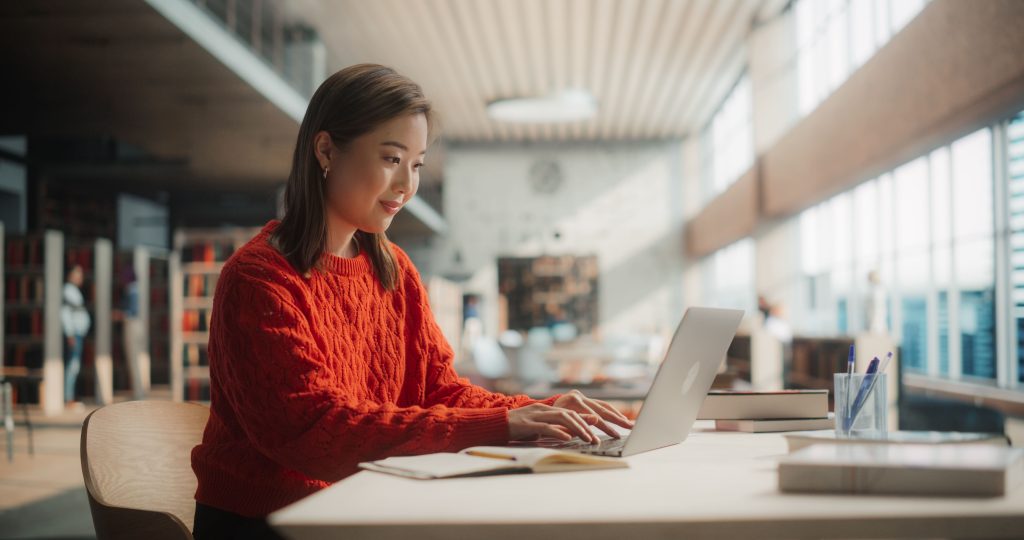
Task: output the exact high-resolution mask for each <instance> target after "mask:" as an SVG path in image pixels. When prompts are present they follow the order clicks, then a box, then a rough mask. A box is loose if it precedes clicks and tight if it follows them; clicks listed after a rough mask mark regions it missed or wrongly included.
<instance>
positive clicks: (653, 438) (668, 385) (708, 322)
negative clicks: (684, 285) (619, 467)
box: [622, 307, 743, 456]
mask: <svg viewBox="0 0 1024 540" xmlns="http://www.w3.org/2000/svg"><path fill="white" fill-rule="evenodd" d="M742 319H743V310H738V309H718V308H702V307H692V308H689V309H687V310H686V313H685V314H684V315H683V320H682V321H680V322H679V327H678V328H676V333H675V335H674V336H673V337H672V342H671V343H669V346H668V351H667V352H666V353H665V359H664V360H663V361H662V363H661V366H659V367H658V372H657V373H656V374H655V376H654V382H653V383H652V384H651V389H650V390H649V391H648V392H647V397H646V398H645V399H644V403H643V405H642V406H641V408H640V413H639V414H638V415H637V418H636V421H635V423H634V425H633V430H632V432H631V433H630V434H629V437H628V438H627V439H626V443H625V446H624V447H623V449H622V455H623V456H629V455H633V454H638V453H640V452H646V451H648V450H654V449H655V448H661V447H663V446H669V445H673V444H679V443H681V442H683V441H684V440H685V439H686V436H687V435H688V434H689V433H690V428H691V427H692V426H693V422H694V421H695V420H696V419H697V413H698V412H699V410H700V406H701V404H703V403H704V398H705V397H707V395H708V390H710V389H711V383H713V382H714V380H715V374H716V373H717V372H718V367H719V366H720V365H721V364H722V361H723V360H724V359H725V353H726V351H728V350H729V344H730V343H732V339H733V337H734V336H735V335H736V330H737V329H738V328H739V325H740V320H742Z"/></svg>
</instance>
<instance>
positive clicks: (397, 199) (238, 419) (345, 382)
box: [192, 64, 632, 540]
mask: <svg viewBox="0 0 1024 540" xmlns="http://www.w3.org/2000/svg"><path fill="white" fill-rule="evenodd" d="M431 114H432V113H431V107H430V103H429V102H428V101H427V100H426V99H425V98H424V96H423V93H422V90H421V89H420V87H419V86H418V85H416V84H415V83H413V82H412V81H410V80H409V79H407V78H405V77H403V76H401V75H399V74H397V73H396V72H394V71H393V70H391V69H389V68H387V67H384V66H379V65H368V64H363V65H357V66H352V67H349V68H347V69H344V70H342V71H340V72H338V73H336V74H334V75H333V76H331V77H330V78H329V79H327V80H326V81H325V82H324V83H323V84H322V85H321V86H320V88H319V89H317V91H316V93H315V94H314V95H313V98H312V100H311V101H310V103H309V107H308V109H307V111H306V116H305V118H303V120H302V125H301V127H300V128H299V136H298V141H297V143H296V146H295V154H294V156H293V161H292V169H291V173H290V175H289V177H288V185H287V188H286V191H285V214H284V217H283V218H282V220H281V221H280V222H279V223H278V222H276V221H271V222H270V223H268V224H267V225H266V226H265V227H264V228H263V230H262V232H260V234H258V235H257V236H256V237H255V238H253V239H252V240H251V241H250V242H249V243H248V244H247V245H246V246H244V247H243V248H241V249H240V250H239V251H237V252H236V253H235V254H234V255H233V256H232V257H231V259H230V260H229V261H228V262H227V263H226V264H225V266H224V269H223V271H222V272H221V276H220V280H219V284H218V286H217V290H216V294H215V296H214V308H213V316H212V320H211V327H210V332H211V333H210V342H209V355H210V375H211V411H210V420H209V422H208V424H207V426H206V431H205V433H204V435H203V442H202V443H201V444H200V445H199V446H197V447H196V448H195V449H194V450H193V452H192V467H193V469H194V470H195V472H196V476H197V477H198V479H199V487H198V490H197V491H196V501H197V504H196V519H195V535H196V538H197V539H199V540H202V539H204V538H231V537H239V538H242V537H244V538H257V537H267V538H273V537H274V535H273V532H272V531H270V529H269V528H268V527H267V525H266V523H265V521H264V517H265V516H266V515H267V514H268V513H270V512H272V511H274V510H277V509H279V508H281V507H283V506H285V505H287V504H289V503H292V502H295V501H297V500H299V499H301V498H303V497H305V496H307V495H309V494H311V493H313V492H315V491H317V490H319V489H322V488H324V487H326V486H328V485H330V483H331V482H336V481H338V480H340V479H342V478H345V477H346V476H349V475H351V474H353V473H355V472H356V471H357V468H358V467H357V465H358V463H359V462H361V461H368V460H374V459H380V458H383V457H387V456H397V455H411V454H423V453H430V452H445V451H449V452H450V451H457V450H459V449H462V448H466V447H469V446H474V445H481V444H503V443H507V442H508V441H511V440H523V439H532V438H536V437H539V436H548V437H556V438H560V439H563V440H569V439H571V438H572V437H573V436H580V437H582V438H584V439H587V440H595V441H596V437H595V436H594V434H593V433H592V432H591V431H590V428H589V427H588V425H592V426H595V427H597V428H599V429H601V430H603V431H605V432H606V433H608V434H610V435H612V436H617V434H616V431H615V429H614V428H613V427H612V426H611V423H614V424H618V425H620V426H623V427H632V423H631V422H630V421H629V420H627V419H626V418H625V417H624V416H622V415H621V414H619V413H618V412H617V411H615V410H614V409H613V408H612V407H611V406H609V405H608V404H607V403H604V402H601V401H596V400H592V399H589V398H586V397H585V396H583V395H582V394H580V393H579V392H571V393H569V394H565V395H561V396H554V397H551V398H549V399H547V400H543V401H537V400H532V399H529V398H528V397H526V396H521V395H519V396H506V395H502V394H496V393H491V392H488V391H486V390H484V389H483V388H479V387H476V386H473V385H471V384H469V382H468V381H466V380H465V379H461V378H459V377H458V375H457V374H456V373H455V371H454V370H453V369H452V350H451V348H450V347H449V345H448V343H447V342H446V341H445V339H444V337H443V336H442V334H441V332H440V330H439V329H438V327H437V325H436V324H435V322H434V319H433V316H432V315H431V312H430V307H429V305H428V300H427V293H426V291H425V290H424V287H423V284H422V283H421V282H420V278H419V275H418V273H417V272H416V269H415V268H414V267H413V265H412V263H411V262H410V261H409V258H408V256H407V255H406V254H405V253H404V252H403V251H402V250H401V249H399V248H398V247H397V246H395V245H394V244H391V243H390V242H389V241H388V240H387V238H386V237H385V235H384V232H385V231H386V230H387V228H388V226H389V225H390V224H391V220H392V219H393V218H394V216H395V214H397V213H398V212H399V211H400V210H401V208H402V206H403V205H405V204H406V203H407V202H408V201H409V200H410V199H411V198H412V197H413V196H414V195H415V194H416V189H417V187H418V185H419V169H420V167H421V166H422V164H423V158H424V154H425V152H426V149H427V146H428V139H429V134H430V133H429V132H430V124H431Z"/></svg>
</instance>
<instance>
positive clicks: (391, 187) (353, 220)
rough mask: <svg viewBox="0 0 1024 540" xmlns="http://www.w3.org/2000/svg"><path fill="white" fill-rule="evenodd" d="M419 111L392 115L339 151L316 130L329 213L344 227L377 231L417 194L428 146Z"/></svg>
mask: <svg viewBox="0 0 1024 540" xmlns="http://www.w3.org/2000/svg"><path fill="white" fill-rule="evenodd" d="M427 131H428V130H427V119H426V117H425V116H424V115H422V114H410V115H405V116H400V117H398V118H394V119H392V120H389V121H387V122H385V123H384V124H382V125H380V126H379V127H378V128H377V129H375V130H373V131H371V132H369V133H367V134H365V135H362V136H360V137H358V138H356V139H355V140H353V141H352V142H351V143H350V144H349V145H348V147H347V148H345V149H339V148H338V147H337V146H335V145H334V144H333V142H332V141H331V139H330V137H329V136H328V135H327V133H326V132H320V133H318V134H317V139H316V152H317V159H318V160H319V161H320V164H321V167H322V166H323V165H324V164H329V167H330V170H329V172H328V173H327V212H328V215H329V216H330V217H331V218H332V219H334V220H337V221H340V222H341V223H343V224H345V225H346V226H349V227H353V228H355V229H358V230H361V231H364V232H368V233H380V232H384V231H386V230H387V228H388V227H389V226H391V220H392V219H394V217H395V214H397V213H398V211H399V210H400V209H401V208H402V207H403V206H405V203H407V202H409V199H411V198H412V197H413V195H415V194H416V190H417V189H418V188H419V185H420V176H419V170H420V167H422V166H423V158H424V153H425V152H426V149H427Z"/></svg>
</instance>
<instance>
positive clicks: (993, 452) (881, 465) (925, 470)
mask: <svg viewBox="0 0 1024 540" xmlns="http://www.w3.org/2000/svg"><path fill="white" fill-rule="evenodd" d="M778 476H779V479H778V482H779V491H783V492H797V493H849V494H878V495H923V496H970V497H1002V496H1004V495H1006V494H1008V493H1010V492H1011V491H1012V490H1014V489H1016V488H1018V487H1019V486H1020V484H1021V482H1022V481H1024V449H1020V448H1009V447H1006V446H996V445H991V444H953V445H942V444H863V443H862V444H815V445H811V446H808V447H807V448H803V449H801V450H798V451H796V452H794V453H792V454H789V455H787V456H785V457H783V458H782V459H780V460H779V475H778Z"/></svg>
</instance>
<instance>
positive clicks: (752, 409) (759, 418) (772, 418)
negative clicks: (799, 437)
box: [697, 390, 835, 433]
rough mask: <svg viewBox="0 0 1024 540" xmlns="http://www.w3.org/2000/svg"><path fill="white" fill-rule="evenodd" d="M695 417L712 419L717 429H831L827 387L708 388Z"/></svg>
mask: <svg viewBox="0 0 1024 540" xmlns="http://www.w3.org/2000/svg"><path fill="white" fill-rule="evenodd" d="M697 418H698V419H701V420H714V421H715V429H717V430H719V431H744V432H748V433H767V432H778V431H806V430H821V429H832V428H833V427H834V426H835V421H834V420H833V418H832V417H831V416H830V414H829V412H828V390H778V391H773V392H753V391H750V392H747V391H717V390H712V391H711V392H708V397H707V398H706V399H705V400H704V405H703V406H701V409H700V412H699V413H698V414H697Z"/></svg>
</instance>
